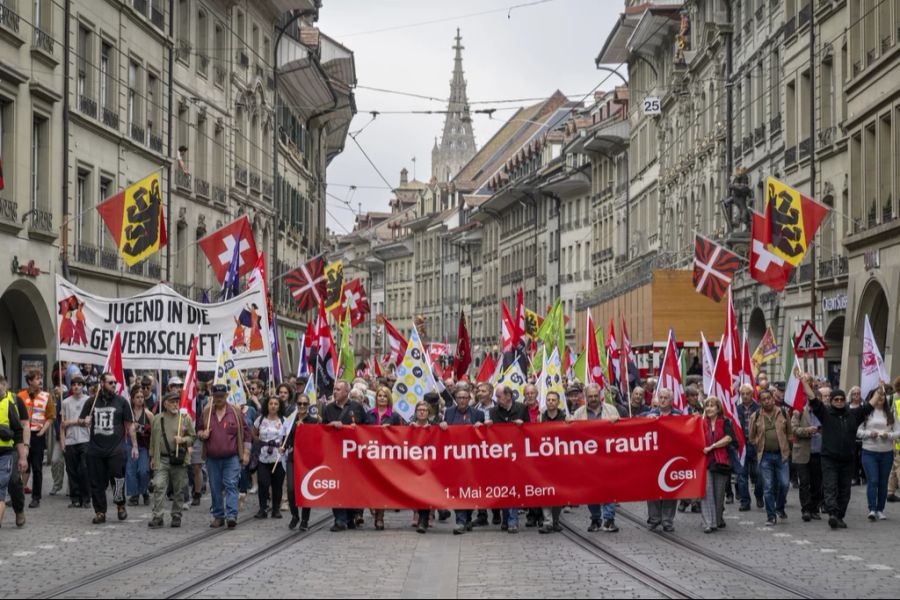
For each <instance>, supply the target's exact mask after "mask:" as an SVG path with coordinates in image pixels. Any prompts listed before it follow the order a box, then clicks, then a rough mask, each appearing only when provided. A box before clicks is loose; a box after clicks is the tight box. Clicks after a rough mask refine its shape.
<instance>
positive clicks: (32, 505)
mask: <svg viewBox="0 0 900 600" xmlns="http://www.w3.org/2000/svg"><path fill="white" fill-rule="evenodd" d="M40 507H41V501H40V500H38V499H37V498H34V499H33V500H32V501H31V502H29V503H28V508H40Z"/></svg>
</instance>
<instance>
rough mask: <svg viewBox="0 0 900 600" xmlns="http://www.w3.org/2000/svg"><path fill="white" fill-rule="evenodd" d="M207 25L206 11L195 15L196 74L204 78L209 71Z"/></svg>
mask: <svg viewBox="0 0 900 600" xmlns="http://www.w3.org/2000/svg"><path fill="white" fill-rule="evenodd" d="M208 32H209V23H208V20H207V18H206V11H204V10H201V11H199V12H198V13H197V72H198V73H200V74H201V75H203V76H204V77H206V74H207V72H208V70H209V48H208V47H207V46H209V41H208V37H209V33H208Z"/></svg>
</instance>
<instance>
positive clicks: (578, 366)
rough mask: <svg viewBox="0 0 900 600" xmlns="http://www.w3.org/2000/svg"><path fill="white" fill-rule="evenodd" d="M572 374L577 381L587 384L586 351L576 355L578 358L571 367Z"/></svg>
mask: <svg viewBox="0 0 900 600" xmlns="http://www.w3.org/2000/svg"><path fill="white" fill-rule="evenodd" d="M541 366H543V365H541ZM572 373H573V374H574V375H575V379H577V380H578V381H584V382H587V380H588V379H587V377H588V376H587V350H584V351H583V352H582V353H581V354H579V355H578V358H576V359H575V364H574V365H572Z"/></svg>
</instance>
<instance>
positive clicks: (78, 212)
mask: <svg viewBox="0 0 900 600" xmlns="http://www.w3.org/2000/svg"><path fill="white" fill-rule="evenodd" d="M87 190H88V172H87V171H82V170H80V169H79V171H78V181H77V183H76V184H75V247H76V250H75V255H76V256H78V249H77V248H78V246H80V245H81V244H82V243H83V242H84V240H85V233H86V232H85V229H86V228H85V226H84V222H85V221H86V220H87V219H88V218H89V217H90V215H89V214H88V213H86V212H85V211H87V209H88V208H90V207H89V206H87Z"/></svg>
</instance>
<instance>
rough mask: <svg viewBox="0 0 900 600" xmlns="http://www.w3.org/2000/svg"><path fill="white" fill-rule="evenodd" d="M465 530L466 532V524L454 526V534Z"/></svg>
mask: <svg viewBox="0 0 900 600" xmlns="http://www.w3.org/2000/svg"><path fill="white" fill-rule="evenodd" d="M465 532H466V526H465V525H457V526H456V527H454V528H453V535H462V534H464V533H465Z"/></svg>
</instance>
